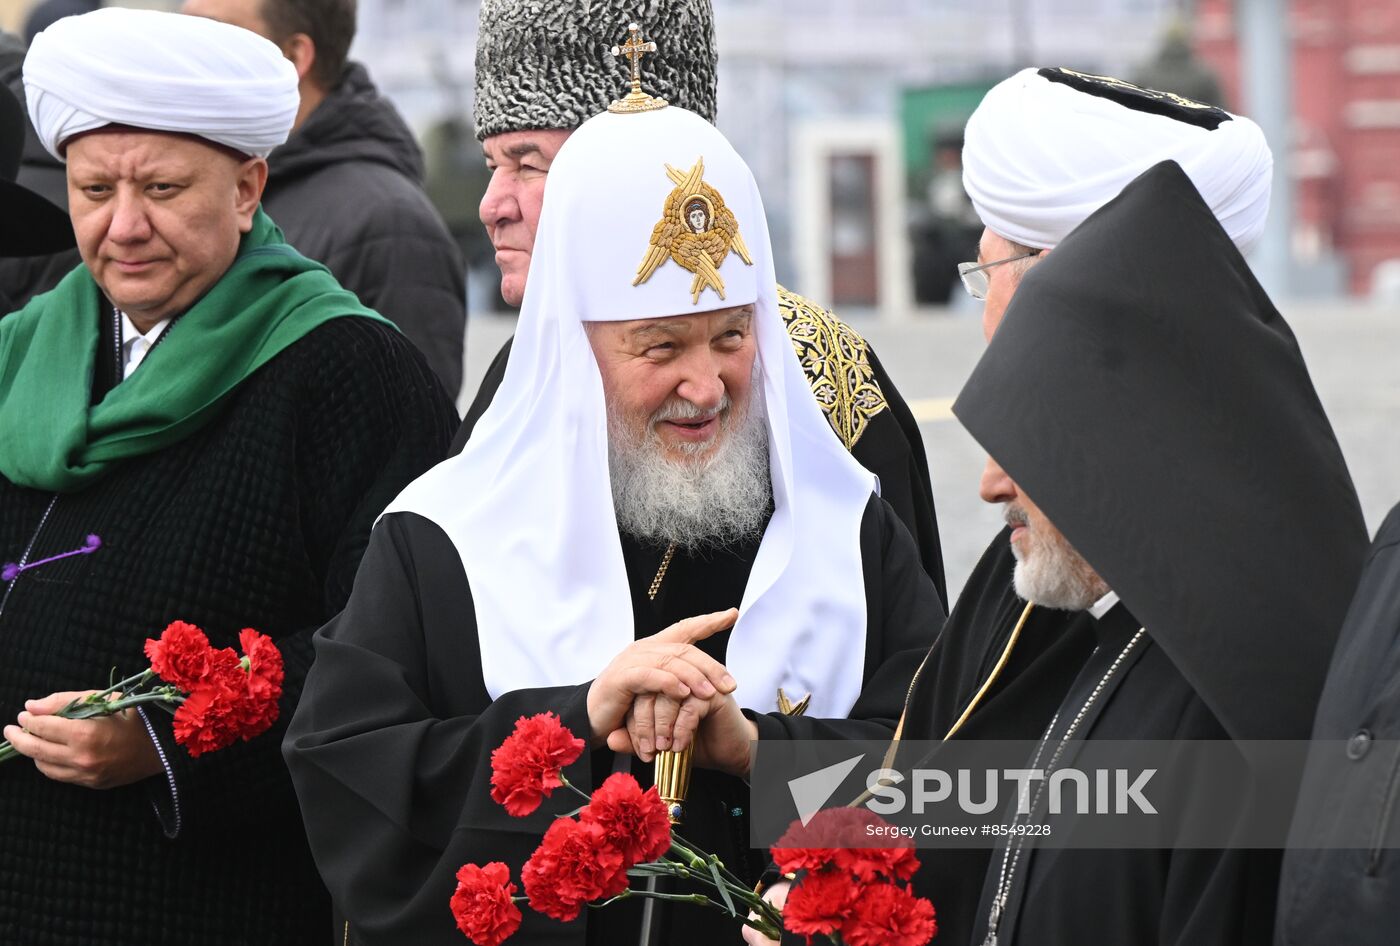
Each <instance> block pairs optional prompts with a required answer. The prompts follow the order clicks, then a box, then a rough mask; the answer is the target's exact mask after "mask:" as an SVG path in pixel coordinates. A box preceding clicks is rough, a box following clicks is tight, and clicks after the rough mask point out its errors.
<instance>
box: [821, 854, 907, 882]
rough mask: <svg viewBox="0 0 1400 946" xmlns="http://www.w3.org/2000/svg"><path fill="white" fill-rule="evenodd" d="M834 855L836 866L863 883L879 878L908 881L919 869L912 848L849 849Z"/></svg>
mask: <svg viewBox="0 0 1400 946" xmlns="http://www.w3.org/2000/svg"><path fill="white" fill-rule="evenodd" d="M835 854H836V858H835V864H836V866H837V867H839V868H841V869H843V870H847V871H850V873H851V875H852V876H854V877H855V878H856V880H859V881H861V882H863V883H870V882H871V881H873V880H876V879H878V878H880V877H887V878H889V879H890V880H908V879H909V878H910V877H913V876H914V872H915V871H917V870H918V869H919V859H918V857H916V856H915V855H914V849H913V848H912V847H850V848H839V849H837V851H836V852H835Z"/></svg>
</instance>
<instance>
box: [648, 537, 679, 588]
mask: <svg viewBox="0 0 1400 946" xmlns="http://www.w3.org/2000/svg"><path fill="white" fill-rule="evenodd" d="M675 554H676V543H674V542H672V543H671V544H670V545H668V546H666V554H665V555H663V556H661V567H660V568H658V569H657V570H656V577H655V578H653V579H652V580H651V587H650V588H649V589H647V600H648V601H655V600H656V593H657V592H658V591H660V590H661V583H662V582H663V581H665V580H666V569H668V568H670V567H671V559H672V558H673V557H674V556H675Z"/></svg>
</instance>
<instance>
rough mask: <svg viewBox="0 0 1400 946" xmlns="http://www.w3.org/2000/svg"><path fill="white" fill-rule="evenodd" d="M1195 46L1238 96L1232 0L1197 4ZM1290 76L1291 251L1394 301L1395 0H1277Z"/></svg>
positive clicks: (1399, 118) (1397, 184) (1358, 289)
mask: <svg viewBox="0 0 1400 946" xmlns="http://www.w3.org/2000/svg"><path fill="white" fill-rule="evenodd" d="M1197 3H1198V6H1197V17H1196V21H1195V36H1196V49H1197V51H1198V52H1199V54H1200V55H1201V57H1202V58H1203V59H1205V60H1206V61H1208V62H1210V63H1211V64H1212V65H1214V66H1215V67H1216V68H1217V70H1218V71H1219V73H1220V75H1221V78H1222V79H1223V80H1224V85H1225V89H1226V97H1227V98H1228V99H1229V100H1230V101H1233V102H1239V101H1242V100H1243V97H1244V96H1243V90H1242V88H1241V82H1242V78H1241V72H1240V42H1239V36H1238V33H1237V29H1236V16H1235V12H1236V11H1235V6H1236V3H1235V0H1197ZM1280 6H1281V7H1285V8H1286V15H1287V17H1288V20H1287V24H1286V32H1287V34H1288V36H1289V37H1290V39H1291V47H1292V48H1291V66H1292V73H1293V83H1292V84H1293V89H1292V94H1293V115H1294V122H1293V128H1292V137H1293V153H1292V155H1291V156H1290V159H1289V160H1283V159H1281V158H1280V156H1279V155H1277V154H1276V155H1275V160H1276V162H1277V164H1276V168H1277V172H1278V173H1288V174H1291V175H1292V177H1293V179H1294V182H1295V207H1294V226H1293V240H1292V242H1293V246H1292V249H1293V256H1294V258H1295V260H1297V261H1298V262H1299V264H1300V265H1301V266H1303V267H1307V266H1313V267H1320V268H1322V269H1324V270H1325V269H1326V268H1327V267H1328V266H1329V265H1334V266H1337V267H1339V269H1340V272H1339V273H1338V274H1337V282H1338V283H1341V284H1343V285H1344V286H1346V287H1347V288H1349V289H1350V291H1351V292H1354V293H1359V294H1368V293H1371V292H1372V291H1373V290H1374V291H1375V292H1376V293H1377V294H1378V295H1381V296H1384V297H1386V298H1389V299H1392V300H1400V3H1396V2H1395V0H1282V2H1281V3H1280Z"/></svg>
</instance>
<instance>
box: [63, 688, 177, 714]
mask: <svg viewBox="0 0 1400 946" xmlns="http://www.w3.org/2000/svg"><path fill="white" fill-rule="evenodd" d="M183 702H185V698H184V696H182V695H180V694H179V693H178V692H176V691H174V690H168V688H165V687H162V688H161V689H159V690H151V691H149V692H146V693H134V694H132V695H130V696H123V697H121V698H120V699H115V700H103V701H101V702H96V703H84V702H77V703H74V704H70V705H69V706H65V707H64V708H63V709H62V710H59V712H58V715H59V716H62V717H64V718H65V719H92V718H93V717H95V716H111V715H112V714H114V713H120V712H121V711H122V710H124V709H130V708H131V707H133V706H140V705H142V704H143V703H175V704H179V703H183Z"/></svg>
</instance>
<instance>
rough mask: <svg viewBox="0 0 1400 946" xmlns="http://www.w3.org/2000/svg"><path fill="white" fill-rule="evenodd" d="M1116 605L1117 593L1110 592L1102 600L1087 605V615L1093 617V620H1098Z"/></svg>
mask: <svg viewBox="0 0 1400 946" xmlns="http://www.w3.org/2000/svg"><path fill="white" fill-rule="evenodd" d="M1117 603H1118V592H1116V591H1110V592H1109V593H1108V594H1106V595H1104V596H1103V597H1102V598H1100V599H1099V600H1097V601H1095V602H1094V603H1093V604H1091V605H1089V613H1090V614H1092V615H1093V616H1094V619H1095V620H1098V619H1099V618H1102V617H1103V616H1104V615H1105V614H1107V613H1108V612H1109V611H1112V610H1113V606H1114V605H1115V604H1117Z"/></svg>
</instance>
